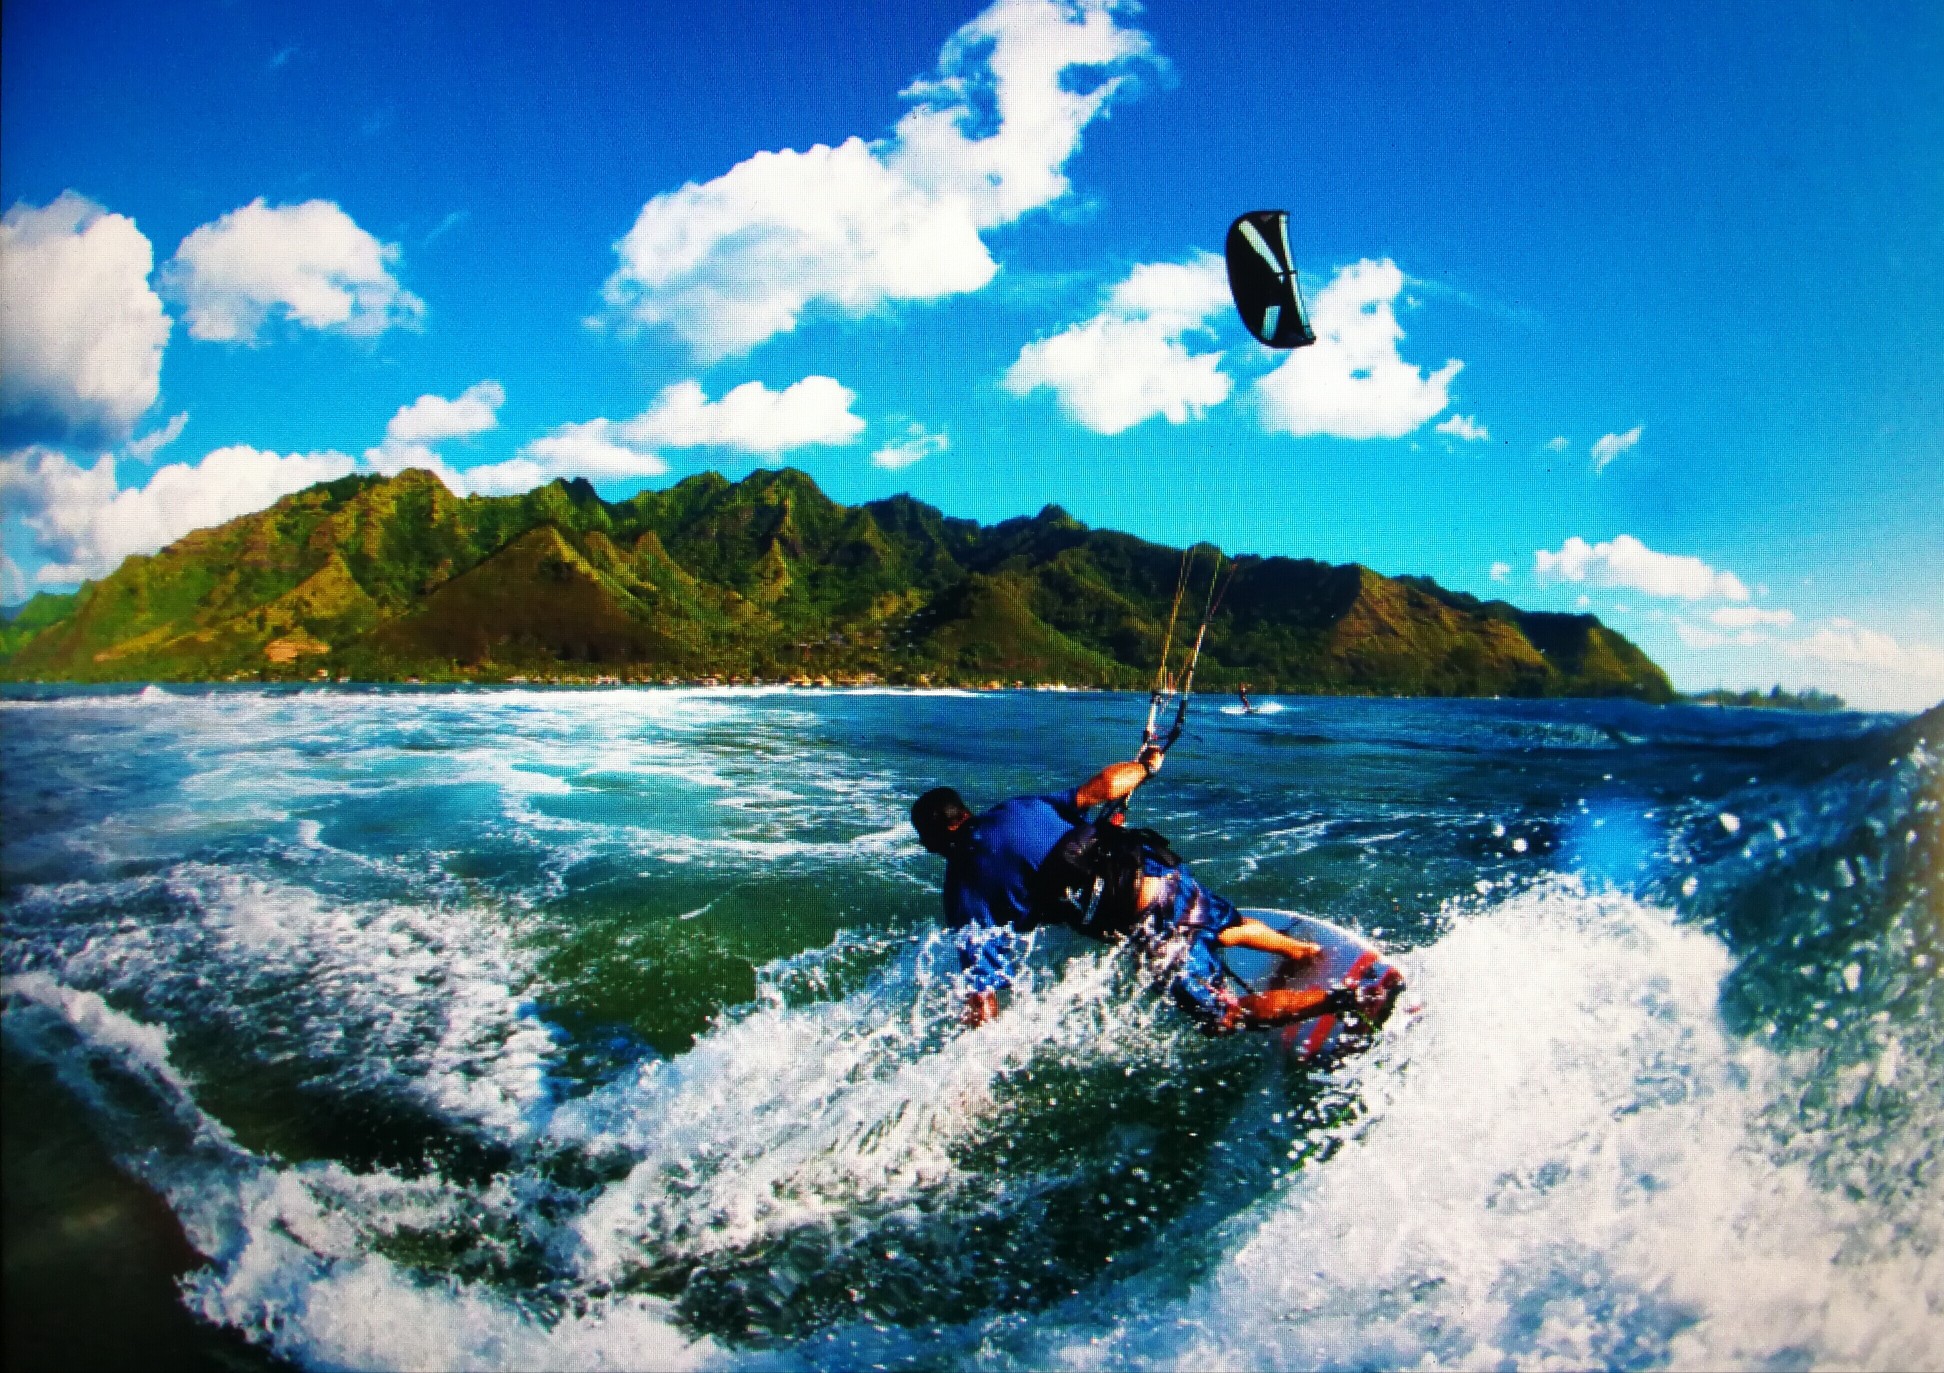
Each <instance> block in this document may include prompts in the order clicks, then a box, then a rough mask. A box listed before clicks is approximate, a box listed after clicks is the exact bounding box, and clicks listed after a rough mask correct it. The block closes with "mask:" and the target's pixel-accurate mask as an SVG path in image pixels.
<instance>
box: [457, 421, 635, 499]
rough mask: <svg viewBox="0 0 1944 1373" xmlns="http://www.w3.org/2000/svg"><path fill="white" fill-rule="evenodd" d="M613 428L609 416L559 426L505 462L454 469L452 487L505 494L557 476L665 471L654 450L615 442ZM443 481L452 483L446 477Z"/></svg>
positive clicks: (619, 477) (629, 476) (594, 477)
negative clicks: (455, 483)
mask: <svg viewBox="0 0 1944 1373" xmlns="http://www.w3.org/2000/svg"><path fill="white" fill-rule="evenodd" d="M614 428H615V426H614V425H613V424H612V422H611V421H608V420H590V421H588V422H587V423H585V424H566V425H562V426H561V427H560V428H559V429H556V430H555V431H554V432H553V433H551V434H548V435H546V436H545V437H543V438H538V439H535V440H533V442H531V443H529V444H526V445H525V446H523V447H522V448H521V449H520V451H519V453H518V454H517V455H516V456H514V457H512V458H509V459H507V460H506V461H505V462H497V463H491V464H487V465H483V466H479V467H469V468H467V469H466V470H465V471H463V472H460V473H458V474H457V477H458V480H459V481H460V483H462V485H461V486H459V487H455V488H454V489H455V490H460V491H470V492H473V493H475V494H478V495H482V496H510V495H516V494H518V493H519V492H522V491H531V490H532V489H533V488H534V487H536V486H539V485H540V484H541V483H543V482H550V481H554V480H556V479H557V478H561V477H566V478H573V477H585V478H587V479H588V480H589V481H629V480H641V479H643V478H647V477H655V476H660V475H661V474H662V473H664V472H666V471H668V464H667V463H666V462H664V461H663V460H662V459H661V458H660V457H659V456H658V455H656V454H654V453H648V452H643V451H641V450H640V449H636V448H631V447H629V446H628V445H627V444H626V443H623V442H619V441H617V440H616V439H615V438H614V437H613V429H614ZM447 484H448V485H450V484H451V480H450V479H448V482H447Z"/></svg>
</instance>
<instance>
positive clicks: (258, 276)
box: [163, 197, 425, 343]
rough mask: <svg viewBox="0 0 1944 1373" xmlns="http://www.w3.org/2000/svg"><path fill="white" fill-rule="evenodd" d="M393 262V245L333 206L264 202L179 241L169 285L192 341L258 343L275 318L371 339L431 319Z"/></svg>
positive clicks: (395, 251) (258, 201) (170, 267)
mask: <svg viewBox="0 0 1944 1373" xmlns="http://www.w3.org/2000/svg"><path fill="white" fill-rule="evenodd" d="M397 262H398V246H397V245H396V244H391V243H380V242H379V241H378V240H377V239H375V238H373V237H372V236H371V235H370V234H368V233H366V232H365V231H364V230H363V229H360V228H359V227H358V225H357V223H356V222H355V221H354V220H353V219H352V218H351V216H350V215H347V214H346V213H345V212H344V211H343V210H341V209H339V208H338V207H337V206H336V205H334V204H332V203H331V202H330V201H328V200H308V201H305V202H304V203H303V204H301V205H274V206H273V205H266V204H265V203H264V202H263V200H262V199H261V198H260V197H259V198H258V199H256V200H253V201H251V202H250V203H249V204H248V205H245V206H243V207H242V208H240V209H236V210H231V211H230V212H229V213H228V214H226V215H224V216H223V217H222V218H221V219H218V220H216V221H215V222H214V223H211V224H205V225H203V226H202V227H201V228H199V229H197V230H196V231H195V232H193V233H191V234H190V235H189V237H187V238H185V239H183V240H182V243H181V245H180V246H179V247H178V248H177V249H176V254H175V257H174V258H173V259H171V261H170V262H169V264H168V266H167V267H165V268H164V269H163V284H164V286H165V288H166V289H167V290H168V291H169V292H170V294H171V295H172V296H173V297H174V298H175V299H177V300H179V301H181V302H182V305H183V308H184V319H185V320H186V322H187V323H188V325H189V335H190V337H191V338H198V339H214V340H219V341H222V342H228V343H255V342H257V341H258V339H259V337H260V336H261V334H262V331H263V327H264V325H265V324H266V323H267V322H268V321H269V320H270V318H271V317H272V316H273V315H279V316H281V317H283V318H286V319H288V320H290V321H292V322H293V323H295V324H299V325H302V326H303V327H305V328H308V329H330V330H336V331H338V332H340V333H345V334H350V335H353V336H356V337H360V338H369V337H373V336H375V335H377V334H382V333H383V332H384V331H385V330H387V329H390V328H393V327H395V326H402V327H405V328H416V327H417V326H418V324H419V321H420V319H421V318H422V317H423V316H424V314H425V302H424V301H422V300H420V299H419V298H418V297H417V296H415V295H413V294H412V293H411V292H410V291H407V290H406V289H405V288H404V287H403V286H401V285H399V283H398V279H397V278H396V277H395V276H393V275H392V269H393V268H394V267H395V266H396V265H397Z"/></svg>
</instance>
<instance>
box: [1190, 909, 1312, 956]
mask: <svg viewBox="0 0 1944 1373" xmlns="http://www.w3.org/2000/svg"><path fill="white" fill-rule="evenodd" d="M1216 938H1217V939H1219V940H1221V941H1222V944H1223V946H1224V947H1226V948H1231V949H1232V948H1235V947H1237V946H1238V945H1239V946H1240V947H1242V948H1245V949H1260V950H1262V952H1264V953H1273V954H1281V955H1282V956H1283V957H1284V958H1288V959H1292V960H1297V961H1300V960H1302V959H1305V958H1314V957H1315V956H1316V955H1317V954H1320V953H1322V952H1323V946H1322V945H1321V944H1312V943H1310V942H1309V941H1308V940H1304V939H1292V938H1290V937H1289V936H1288V935H1286V934H1284V933H1282V932H1281V931H1280V930H1272V929H1270V928H1269V927H1268V926H1267V925H1265V924H1263V923H1262V922H1261V921H1260V920H1251V919H1250V918H1249V917H1248V916H1246V915H1245V916H1243V917H1242V918H1241V919H1239V920H1237V921H1236V922H1235V923H1234V924H1233V925H1230V926H1229V927H1228V928H1227V929H1225V930H1223V931H1222V932H1221V933H1220V934H1219V935H1217V936H1216Z"/></svg>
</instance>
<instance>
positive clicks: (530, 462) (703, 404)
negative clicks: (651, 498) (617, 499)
mask: <svg viewBox="0 0 1944 1373" xmlns="http://www.w3.org/2000/svg"><path fill="white" fill-rule="evenodd" d="M856 398H857V397H856V393H855V392H853V391H852V390H851V389H850V388H849V387H847V386H844V385H842V384H841V383H839V382H837V381H836V380H834V379H833V378H830V377H805V378H803V379H802V380H801V381H798V382H793V383H792V384H790V385H789V386H786V387H784V388H783V389H782V390H781V391H772V390H770V389H769V388H768V387H767V386H765V385H763V384H762V383H761V382H756V381H751V382H744V383H743V384H742V385H741V386H738V387H736V388H734V389H733V390H731V391H730V392H729V393H728V394H727V395H725V396H723V398H722V399H721V400H718V401H712V400H710V399H709V398H708V394H707V393H706V392H705V391H703V389H702V387H701V384H700V383H698V382H694V381H680V382H676V383H675V384H674V385H673V386H670V387H668V388H666V389H665V390H663V391H662V393H661V394H660V395H659V396H657V397H656V398H655V403H654V404H653V405H651V406H649V407H648V409H646V410H644V411H643V412H642V413H641V414H639V415H637V416H635V417H634V418H633V419H630V420H610V419H591V420H582V421H580V422H577V423H571V424H563V425H561V426H560V427H559V428H557V429H555V430H554V431H553V432H552V433H549V434H546V435H543V436H542V437H540V438H537V439H534V440H533V441H532V442H530V443H527V444H525V445H523V446H522V447H521V448H520V451H519V452H518V453H516V454H515V455H514V456H513V457H512V458H510V459H508V460H507V461H505V462H501V463H494V464H492V465H490V466H481V467H469V468H466V469H464V470H463V471H460V472H456V473H452V474H451V475H449V476H447V474H445V473H441V475H442V476H446V482H447V485H449V486H452V488H453V489H454V490H455V491H465V490H470V491H473V492H478V493H480V494H484V495H504V494H507V493H510V492H517V491H528V490H531V489H532V488H533V487H535V486H538V485H539V484H540V483H542V482H548V481H552V480H554V479H555V478H556V477H586V478H587V479H588V480H589V481H629V480H639V479H641V478H645V477H655V476H660V475H661V474H662V473H664V472H666V471H668V464H667V462H666V461H664V460H663V459H662V457H661V456H660V455H659V454H658V453H657V452H655V451H654V450H655V449H657V448H700V447H708V448H732V449H738V450H740V451H742V452H745V453H754V454H756V455H757V456H758V457H760V458H762V459H764V460H765V461H768V460H773V459H775V458H777V457H778V456H779V455H781V454H782V453H785V452H787V451H789V450H790V449H793V448H805V447H809V446H811V445H813V444H846V443H851V442H853V441H854V440H855V439H856V438H857V436H858V435H859V434H861V433H862V432H863V431H864V421H863V420H862V419H860V418H859V417H858V416H857V415H856V414H854V413H852V411H851V408H850V407H851V402H852V401H854V400H855V399H856ZM455 483H456V484H455Z"/></svg>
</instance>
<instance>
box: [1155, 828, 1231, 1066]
mask: <svg viewBox="0 0 1944 1373" xmlns="http://www.w3.org/2000/svg"><path fill="white" fill-rule="evenodd" d="M1144 872H1145V874H1146V875H1147V876H1149V877H1154V878H1159V879H1160V880H1161V881H1162V882H1164V883H1166V884H1167V890H1166V892H1165V894H1164V895H1163V896H1162V898H1161V900H1160V901H1159V902H1157V903H1156V904H1155V905H1154V906H1152V907H1150V908H1149V910H1148V912H1147V915H1146V919H1145V921H1144V923H1143V925H1142V927H1141V929H1140V931H1139V933H1138V935H1137V938H1139V940H1140V941H1141V947H1142V952H1143V953H1144V954H1145V955H1146V956H1147V959H1148V965H1149V967H1150V968H1151V969H1152V970H1153V973H1154V980H1155V985H1156V986H1157V987H1159V988H1160V989H1161V990H1162V991H1164V992H1166V993H1167V995H1168V998H1169V999H1170V1000H1172V1001H1173V1002H1174V1003H1175V1005H1177V1006H1179V1007H1180V1008H1181V1009H1182V1010H1184V1011H1186V1012H1187V1013H1188V1014H1189V1015H1191V1016H1193V1017H1194V1019H1195V1021H1196V1023H1197V1024H1199V1025H1200V1026H1201V1027H1202V1028H1203V1029H1205V1030H1219V1029H1221V1028H1223V1027H1224V1026H1225V1025H1226V1023H1227V1022H1228V1020H1229V1017H1230V1015H1231V1014H1232V1013H1233V1011H1234V1010H1235V1007H1236V1006H1237V1004H1238V1003H1239V1000H1240V998H1239V996H1238V994H1237V993H1236V992H1235V991H1234V990H1232V989H1231V984H1232V983H1233V982H1234V978H1233V977H1232V976H1231V975H1230V974H1229V971H1228V968H1227V966H1226V965H1225V964H1224V963H1223V962H1222V944H1221V935H1222V931H1224V930H1227V929H1232V928H1233V927H1234V926H1236V925H1237V924H1239V923H1241V920H1242V913H1241V912H1240V911H1238V910H1236V908H1235V905H1234V903H1233V902H1231V901H1229V900H1228V899H1227V898H1226V897H1221V896H1217V895H1216V894H1215V893H1214V892H1212V891H1210V890H1208V888H1206V887H1204V886H1203V885H1202V884H1201V883H1199V882H1197V881H1196V880H1195V879H1194V877H1193V876H1192V875H1190V874H1189V872H1188V870H1187V869H1186V868H1182V867H1169V866H1166V865H1164V864H1161V863H1156V862H1153V861H1151V860H1150V861H1149V862H1148V863H1147V864H1145V865H1144Z"/></svg>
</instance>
